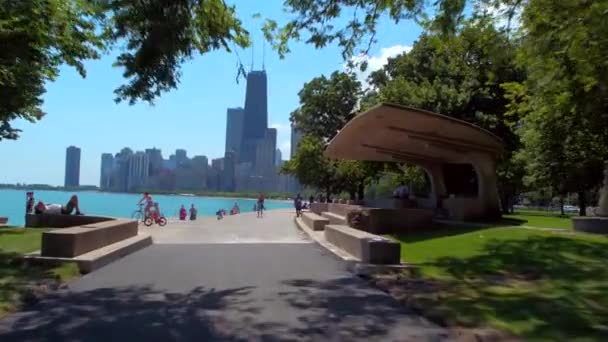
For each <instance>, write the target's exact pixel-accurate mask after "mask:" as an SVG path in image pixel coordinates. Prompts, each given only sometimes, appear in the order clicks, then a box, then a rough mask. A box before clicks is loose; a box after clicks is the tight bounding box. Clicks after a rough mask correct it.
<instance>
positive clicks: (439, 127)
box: [325, 104, 503, 163]
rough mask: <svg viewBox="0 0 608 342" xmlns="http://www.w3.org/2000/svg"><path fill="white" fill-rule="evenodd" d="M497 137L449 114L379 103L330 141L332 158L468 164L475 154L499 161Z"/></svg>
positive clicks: (498, 139)
mask: <svg viewBox="0 0 608 342" xmlns="http://www.w3.org/2000/svg"><path fill="white" fill-rule="evenodd" d="M502 150H503V143H502V141H501V140H500V138H498V137H497V136H496V135H494V134H492V133H490V132H488V131H487V130H485V129H483V128H481V127H478V126H476V125H473V124H471V123H468V122H465V121H462V120H458V119H455V118H452V117H449V116H445V115H441V114H436V113H432V112H428V111H425V110H420V109H416V108H410V107H403V106H398V105H393V104H380V105H377V106H375V107H373V108H371V109H369V110H368V111H366V112H364V113H362V114H360V115H358V116H356V117H355V118H353V119H352V120H351V121H349V122H348V123H347V124H346V125H345V126H344V127H343V128H342V130H341V131H340V132H339V133H338V134H337V135H336V136H335V137H334V138H333V139H332V140H331V142H330V143H329V146H328V147H327V149H326V151H325V155H326V156H328V157H330V158H340V159H352V160H375V161H409V162H413V163H416V162H446V163H458V162H464V161H466V160H467V159H468V158H467V156H468V155H469V154H470V153H471V152H482V153H487V154H489V155H490V156H492V157H496V156H497V155H498V154H500V153H501V152H502Z"/></svg>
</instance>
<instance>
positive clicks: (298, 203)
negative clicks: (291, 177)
mask: <svg viewBox="0 0 608 342" xmlns="http://www.w3.org/2000/svg"><path fill="white" fill-rule="evenodd" d="M293 205H294V207H295V208H296V217H300V215H302V196H300V194H298V195H297V196H296V198H295V199H294V201H293Z"/></svg>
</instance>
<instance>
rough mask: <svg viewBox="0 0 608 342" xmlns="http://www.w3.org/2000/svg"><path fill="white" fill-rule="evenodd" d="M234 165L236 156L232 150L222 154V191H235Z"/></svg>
mask: <svg viewBox="0 0 608 342" xmlns="http://www.w3.org/2000/svg"><path fill="white" fill-rule="evenodd" d="M235 166H236V156H235V153H234V152H231V151H226V154H225V156H224V170H222V173H221V174H222V177H221V179H222V191H235V190H236V188H235Z"/></svg>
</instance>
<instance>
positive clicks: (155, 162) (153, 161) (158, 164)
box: [146, 148, 163, 176]
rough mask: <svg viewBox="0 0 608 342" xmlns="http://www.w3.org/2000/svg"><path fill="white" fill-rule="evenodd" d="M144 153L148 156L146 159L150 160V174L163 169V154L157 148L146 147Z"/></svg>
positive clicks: (152, 174)
mask: <svg viewBox="0 0 608 342" xmlns="http://www.w3.org/2000/svg"><path fill="white" fill-rule="evenodd" d="M146 155H147V156H148V160H149V161H150V170H149V175H150V176H156V175H159V174H160V172H161V171H162V170H163V154H162V153H161V151H160V150H159V149H157V148H148V149H146Z"/></svg>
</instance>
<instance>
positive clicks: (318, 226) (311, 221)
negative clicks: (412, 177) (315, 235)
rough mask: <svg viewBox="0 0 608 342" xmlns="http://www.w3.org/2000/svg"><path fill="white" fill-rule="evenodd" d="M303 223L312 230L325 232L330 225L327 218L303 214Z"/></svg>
mask: <svg viewBox="0 0 608 342" xmlns="http://www.w3.org/2000/svg"><path fill="white" fill-rule="evenodd" d="M302 221H304V223H305V224H306V225H307V226H308V227H309V228H310V229H312V230H317V231H319V230H324V229H325V226H326V225H328V224H329V220H328V219H327V218H325V217H322V216H319V215H317V214H315V213H310V212H308V213H306V212H305V213H302Z"/></svg>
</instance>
